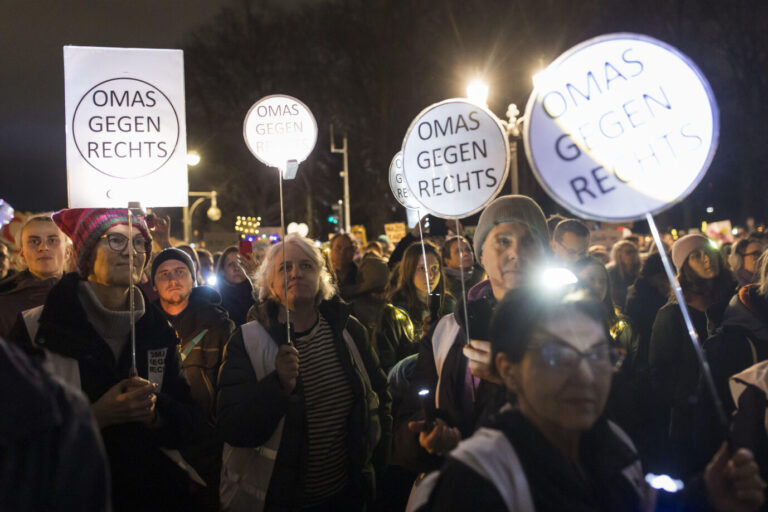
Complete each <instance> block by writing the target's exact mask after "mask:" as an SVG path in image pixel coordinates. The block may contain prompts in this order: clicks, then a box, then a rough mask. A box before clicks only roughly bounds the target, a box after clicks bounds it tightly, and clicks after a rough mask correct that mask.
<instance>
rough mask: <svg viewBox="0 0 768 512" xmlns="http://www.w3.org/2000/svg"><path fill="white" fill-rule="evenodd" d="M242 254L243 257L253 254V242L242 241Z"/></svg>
mask: <svg viewBox="0 0 768 512" xmlns="http://www.w3.org/2000/svg"><path fill="white" fill-rule="evenodd" d="M239 250H240V254H242V255H243V256H248V255H249V254H251V253H252V252H253V242H251V241H250V240H245V239H243V240H240V249H239Z"/></svg>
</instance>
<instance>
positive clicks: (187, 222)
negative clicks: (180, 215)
mask: <svg viewBox="0 0 768 512" xmlns="http://www.w3.org/2000/svg"><path fill="white" fill-rule="evenodd" d="M189 197H198V198H199V199H197V200H196V201H195V202H194V203H192V206H185V207H184V240H185V241H186V242H189V239H190V236H191V232H192V214H193V213H195V209H197V207H198V206H200V204H201V203H202V202H203V201H205V200H206V199H210V200H211V207H210V208H208V211H207V212H206V213H207V215H208V218H209V219H211V220H212V221H213V222H216V221H218V220H219V219H221V210H220V209H219V206H218V204H217V203H216V191H215V190H211V191H210V192H190V193H189Z"/></svg>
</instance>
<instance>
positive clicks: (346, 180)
mask: <svg viewBox="0 0 768 512" xmlns="http://www.w3.org/2000/svg"><path fill="white" fill-rule="evenodd" d="M331 153H341V154H342V155H343V156H344V170H343V171H342V172H340V173H339V174H340V175H341V177H342V178H344V220H343V225H344V232H345V233H349V231H350V229H349V225H350V222H349V220H350V219H349V153H348V152H347V136H346V135H344V140H343V144H342V146H341V147H340V148H337V147H336V141H335V140H334V136H333V125H331Z"/></svg>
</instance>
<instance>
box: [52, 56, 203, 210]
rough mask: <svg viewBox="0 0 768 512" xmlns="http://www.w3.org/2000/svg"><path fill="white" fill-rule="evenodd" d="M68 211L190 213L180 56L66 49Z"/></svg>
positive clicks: (181, 62) (182, 59) (182, 60)
mask: <svg viewBox="0 0 768 512" xmlns="http://www.w3.org/2000/svg"><path fill="white" fill-rule="evenodd" d="M64 89H65V110H66V134H67V191H68V196H69V207H70V208H98V207H113V208H114V207H119V208H125V207H126V206H127V205H128V202H130V201H138V202H140V203H141V205H142V206H144V207H169V206H187V205H188V195H187V193H188V191H189V188H188V182H187V161H186V155H187V131H186V117H185V115H184V54H183V52H182V51H181V50H153V49H138V48H96V47H84V46H65V47H64Z"/></svg>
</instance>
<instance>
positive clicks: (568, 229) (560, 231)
mask: <svg viewBox="0 0 768 512" xmlns="http://www.w3.org/2000/svg"><path fill="white" fill-rule="evenodd" d="M565 233H573V234H574V235H576V236H578V237H579V238H589V228H588V227H587V226H586V225H585V224H584V223H583V222H581V221H580V220H577V219H565V220H561V221H560V222H558V223H557V226H555V230H554V231H553V232H552V238H553V239H554V240H555V241H557V242H560V241H562V240H563V235H564V234H565Z"/></svg>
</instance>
